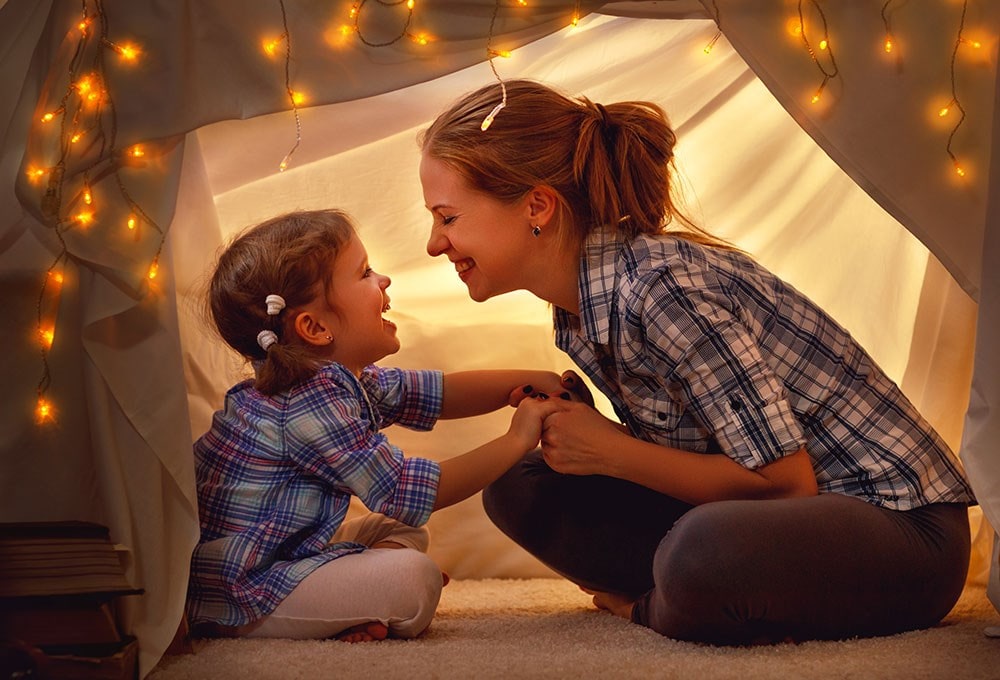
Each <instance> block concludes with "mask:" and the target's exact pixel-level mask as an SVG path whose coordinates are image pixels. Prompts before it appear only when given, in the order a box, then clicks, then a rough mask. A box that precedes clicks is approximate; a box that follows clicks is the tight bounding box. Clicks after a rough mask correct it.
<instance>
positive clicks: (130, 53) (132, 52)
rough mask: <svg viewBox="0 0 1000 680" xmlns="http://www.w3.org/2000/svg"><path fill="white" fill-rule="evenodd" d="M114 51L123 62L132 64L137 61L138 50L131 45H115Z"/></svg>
mask: <svg viewBox="0 0 1000 680" xmlns="http://www.w3.org/2000/svg"><path fill="white" fill-rule="evenodd" d="M115 51H116V52H117V53H118V55H119V56H120V57H121V58H122V59H123V60H124V61H128V62H134V61H137V60H138V59H139V53H140V52H139V48H138V47H136V46H135V45H133V44H131V43H124V44H122V45H115Z"/></svg>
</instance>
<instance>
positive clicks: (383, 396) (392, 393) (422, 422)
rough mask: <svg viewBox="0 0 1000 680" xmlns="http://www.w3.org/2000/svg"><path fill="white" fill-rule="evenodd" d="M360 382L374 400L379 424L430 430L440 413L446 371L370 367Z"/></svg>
mask: <svg viewBox="0 0 1000 680" xmlns="http://www.w3.org/2000/svg"><path fill="white" fill-rule="evenodd" d="M361 384H362V385H363V386H364V388H365V391H366V392H367V393H368V396H369V397H370V398H371V400H372V406H373V407H374V408H375V410H376V412H377V414H378V418H379V423H378V425H379V427H388V426H389V425H393V424H397V425H402V426H403V427H408V428H410V429H413V430H430V429H431V428H433V427H434V425H435V424H437V421H438V418H439V417H440V416H441V405H442V404H443V401H444V374H443V373H442V372H441V371H428V370H423V371H414V370H406V369H402V368H379V367H376V366H369V367H368V368H366V369H365V370H364V371H363V372H362V374H361Z"/></svg>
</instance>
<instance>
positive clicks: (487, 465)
mask: <svg viewBox="0 0 1000 680" xmlns="http://www.w3.org/2000/svg"><path fill="white" fill-rule="evenodd" d="M530 448H531V447H530V446H527V445H525V444H524V442H522V441H519V440H518V438H517V437H516V436H515V435H513V434H511V433H510V432H508V433H507V434H505V435H503V436H502V437H498V438H497V439H494V440H493V441H490V442H487V443H486V444H483V445H482V446H480V447H479V448H476V449H473V450H472V451H469V452H468V453H464V454H462V455H460V456H455V457H454V458H449V459H448V460H443V461H441V463H440V466H441V478H440V480H439V482H438V491H437V498H436V499H435V501H434V509H435V510H439V509H441V508H446V507H448V506H449V505H453V504H455V503H458V502H459V501H463V500H465V499H466V498H468V497H469V496H471V495H473V494H474V493H476V492H477V491H480V490H481V489H483V487H485V486H487V485H488V484H491V483H493V482H494V481H496V480H497V479H498V478H499V477H500V475H502V474H503V473H504V472H506V471H507V470H508V469H510V467H511V466H512V465H513V464H514V463H516V462H517V461H518V460H520V459H521V457H522V456H523V455H524V454H525V453H527V452H528V450H529V449H530Z"/></svg>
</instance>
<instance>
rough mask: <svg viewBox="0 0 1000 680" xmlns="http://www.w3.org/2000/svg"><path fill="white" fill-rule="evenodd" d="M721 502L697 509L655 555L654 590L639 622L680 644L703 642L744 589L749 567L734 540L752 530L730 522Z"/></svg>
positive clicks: (640, 615)
mask: <svg viewBox="0 0 1000 680" xmlns="http://www.w3.org/2000/svg"><path fill="white" fill-rule="evenodd" d="M714 505H717V504H706V505H702V506H699V507H697V508H694V509H692V510H691V511H690V512H688V513H687V514H685V515H684V516H683V517H681V519H680V520H678V522H677V523H676V524H675V525H674V527H673V528H672V529H671V530H670V532H669V533H668V534H667V535H666V536H665V537H664V538H663V540H662V541H661V542H660V545H659V547H658V548H657V550H656V553H655V555H654V557H653V582H654V584H655V585H654V588H653V590H652V591H650V592H649V593H648V594H647V595H646V596H645V598H644V601H642V602H641V605H640V614H639V619H640V620H639V622H640V623H642V624H643V625H646V626H648V627H649V628H652V629H653V630H655V631H656V632H658V633H660V634H662V635H665V636H667V637H670V638H674V639H678V640H701V639H703V638H704V637H705V635H706V634H707V633H708V632H709V630H708V629H710V628H712V627H713V626H715V625H716V624H717V623H718V622H719V621H720V620H721V619H725V618H726V617H728V616H729V615H730V614H729V613H727V610H728V609H729V608H730V606H731V604H732V603H733V602H734V600H735V599H736V596H737V591H738V590H739V589H740V588H741V585H740V581H741V574H742V573H743V571H744V570H745V568H746V565H741V564H740V563H739V559H738V555H739V550H738V549H736V550H734V542H737V543H738V542H739V536H740V535H745V533H746V528H745V526H743V527H737V526H735V524H736V523H733V522H730V520H729V516H730V513H728V512H727V511H725V509H724V508H714V507H712V506H714Z"/></svg>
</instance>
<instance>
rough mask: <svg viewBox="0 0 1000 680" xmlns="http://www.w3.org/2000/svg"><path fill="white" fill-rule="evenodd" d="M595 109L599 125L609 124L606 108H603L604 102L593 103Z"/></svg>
mask: <svg viewBox="0 0 1000 680" xmlns="http://www.w3.org/2000/svg"><path fill="white" fill-rule="evenodd" d="M594 107H595V108H596V109H597V116H598V117H599V118H600V119H601V125H603V126H605V127H607V126H608V125H611V119H610V118H609V117H608V110H607V109H606V108H604V104H594Z"/></svg>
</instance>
